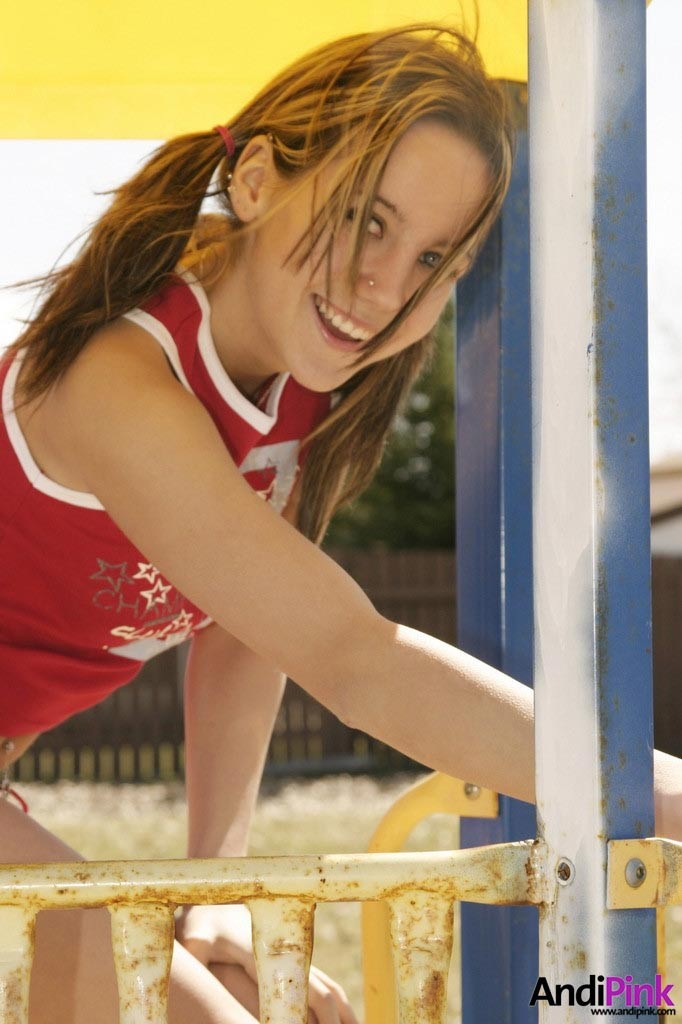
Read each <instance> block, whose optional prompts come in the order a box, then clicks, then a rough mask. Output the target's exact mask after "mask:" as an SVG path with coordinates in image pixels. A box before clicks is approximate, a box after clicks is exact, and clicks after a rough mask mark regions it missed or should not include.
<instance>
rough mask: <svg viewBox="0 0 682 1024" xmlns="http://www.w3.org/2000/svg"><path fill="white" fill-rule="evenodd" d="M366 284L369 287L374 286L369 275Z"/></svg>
mask: <svg viewBox="0 0 682 1024" xmlns="http://www.w3.org/2000/svg"><path fill="white" fill-rule="evenodd" d="M367 284H368V285H369V286H370V288H373V287H374V279H373V278H371V277H368V278H367Z"/></svg>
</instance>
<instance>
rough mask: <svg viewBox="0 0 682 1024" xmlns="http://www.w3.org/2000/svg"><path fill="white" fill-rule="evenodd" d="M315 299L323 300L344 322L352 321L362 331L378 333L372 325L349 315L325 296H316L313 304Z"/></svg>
mask: <svg viewBox="0 0 682 1024" xmlns="http://www.w3.org/2000/svg"><path fill="white" fill-rule="evenodd" d="M315 299H322V301H323V302H324V303H325V304H326V305H327V306H329V307H330V309H333V310H334V312H335V313H338V314H339V316H342V317H343V318H344V320H350V321H351V322H352V323H353V324H354V325H355V326H356V327H359V328H360V330H361V331H369V333H370V334H372V335H374V334H376V333H377V332H376V329H375V328H374V327H373V326H372V325H371V324H368V323H367V322H366V321H365V320H359V319H358V318H357V317H356V316H351V314H350V313H348V312H347V311H346V310H345V309H341V307H340V306H337V305H335V303H333V302H330V301H329V299H326V298H325V297H324V295H314V296H313V302H314V301H315Z"/></svg>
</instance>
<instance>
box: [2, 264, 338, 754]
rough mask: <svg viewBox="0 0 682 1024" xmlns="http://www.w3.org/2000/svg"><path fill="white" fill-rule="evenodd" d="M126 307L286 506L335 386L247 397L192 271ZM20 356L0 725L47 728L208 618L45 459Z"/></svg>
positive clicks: (5, 440) (6, 530) (9, 420)
mask: <svg viewBox="0 0 682 1024" xmlns="http://www.w3.org/2000/svg"><path fill="white" fill-rule="evenodd" d="M127 316H128V319H130V320H132V321H134V322H135V323H137V324H139V325H140V326H142V327H144V328H145V329H146V330H147V331H148V332H149V333H150V334H151V335H152V336H153V337H154V338H155V339H156V340H157V341H158V343H159V344H160V345H161V347H162V348H163V350H164V352H165V354H166V356H167V358H168V361H169V363H170V365H171V367H172V369H173V372H174V373H175V375H176V376H177V378H178V380H179V381H180V382H181V383H182V385H183V386H184V387H185V388H187V390H188V391H191V392H192V393H193V394H194V395H195V396H196V397H197V398H198V400H199V401H200V402H201V403H202V404H203V405H204V406H205V408H206V409H207V410H208V412H209V413H210V415H211V417H212V419H213V422H214V423H215V425H216V427H217V429H218V431H219V432H220V435H221V437H222V439H223V441H224V443H225V447H226V448H227V450H228V452H229V454H230V456H231V457H232V459H233V460H234V462H235V463H236V464H237V466H239V469H240V471H241V473H242V474H243V475H244V478H245V479H246V481H247V482H248V483H249V484H250V485H251V487H253V488H254V490H255V491H256V492H257V493H259V494H260V495H261V496H262V497H263V498H264V499H265V500H267V501H269V502H270V503H271V504H272V505H273V506H274V507H275V509H276V510H277V511H281V510H282V509H283V508H284V506H285V504H286V501H287V499H288V497H289V494H290V492H291V490H292V487H293V484H294V481H295V478H296V474H297V472H298V469H299V464H300V460H301V452H300V447H301V446H300V441H301V439H302V438H304V437H305V436H306V435H307V434H308V433H309V431H310V430H312V428H313V427H314V426H316V425H317V424H318V423H319V422H320V421H321V420H322V419H323V418H324V417H325V416H326V414H327V412H328V410H329V404H330V397H329V395H323V394H317V393H315V392H312V391H309V390H307V389H306V388H303V387H301V385H299V384H298V383H297V382H296V381H295V380H294V379H293V378H292V377H291V376H290V375H289V374H280V375H279V376H277V377H275V378H273V379H272V380H271V381H268V382H267V385H266V387H264V388H263V389H262V393H261V397H260V399H259V400H258V401H257V402H256V403H255V404H254V403H252V402H250V401H249V400H248V399H247V398H245V397H244V396H243V395H242V394H241V392H240V391H238V389H237V388H236V387H235V385H234V384H233V383H232V381H231V380H230V379H229V377H228V376H227V374H226V372H225V370H224V368H223V366H222V364H221V362H220V360H219V358H218V355H217V353H216V350H215V346H214V343H213V339H212V337H211V332H210V309H209V305H208V300H207V298H206V295H205V293H204V291H203V289H202V288H201V286H200V285H199V284H198V283H197V282H196V281H195V280H194V278H193V277H191V275H189V274H183V276H182V277H179V276H177V277H174V278H172V279H171V280H170V281H169V283H168V284H167V285H165V286H164V287H163V288H162V289H161V290H160V291H159V292H158V294H157V295H156V296H155V297H154V298H152V299H151V300H150V301H149V302H147V303H146V304H145V305H144V307H142V308H140V309H135V310H133V311H132V312H131V313H129V314H128V315H127ZM20 359H21V356H17V357H14V358H10V357H9V356H6V357H5V358H4V359H3V360H2V361H1V362H0V389H1V390H2V409H3V417H2V421H0V735H3V736H15V735H20V734H22V733H29V732H41V731H44V730H45V729H49V728H50V727H52V726H54V725H56V724H57V723H58V722H61V721H63V720H64V719H65V718H68V717H69V716H70V715H72V714H74V713H75V712H77V711H81V710H83V709H84V708H87V707H90V706H91V705H92V704H96V703H97V702H98V701H100V700H102V699H103V698H104V697H106V696H107V695H108V694H109V693H110V692H111V691H112V690H114V689H115V688H116V687H119V686H122V685H123V684H125V683H127V682H129V681H130V680H131V679H132V678H133V677H134V676H135V675H136V673H137V671H138V669H139V668H140V666H141V664H142V663H143V662H144V661H146V660H148V659H149V658H151V657H153V656H154V655H155V654H158V653H160V652H161V651H164V650H167V649H168V648H169V647H171V646H174V645H175V644H177V643H180V642H181V641H183V640H185V639H187V637H190V636H192V635H193V633H194V632H195V631H196V630H197V629H200V628H201V627H203V626H205V625H207V624H208V622H210V619H208V618H207V617H206V616H205V615H204V614H203V613H202V611H201V609H199V608H197V607H196V606H195V605H193V604H192V603H191V602H190V601H188V600H187V599H186V598H185V597H184V596H183V595H182V594H181V593H180V592H179V591H178V590H176V588H175V587H174V586H173V585H172V584H171V583H170V582H169V581H168V580H166V579H165V578H164V577H163V576H162V575H161V573H160V572H159V571H158V569H156V568H155V567H154V566H153V565H152V564H151V563H150V562H149V560H148V559H147V558H146V557H145V555H144V553H143V552H141V551H139V550H138V549H137V548H136V547H135V546H134V545H133V544H131V542H130V541H129V540H128V539H127V537H126V536H125V535H124V534H123V533H122V532H121V530H120V529H119V528H118V527H117V526H116V524H115V523H114V522H113V521H112V519H111V518H110V517H109V515H108V514H107V512H106V510H105V509H104V507H103V506H102V505H101V504H100V502H99V501H98V500H97V498H96V497H95V496H94V495H93V494H87V493H84V492H82V491H73V490H70V489H69V488H67V487H63V486H61V485H60V484H58V483H55V482H54V481H53V480H51V479H49V478H48V477H47V476H45V475H44V474H43V473H42V472H41V471H40V469H39V467H38V466H37V465H36V463H35V461H34V459H33V457H32V455H31V452H30V451H29V449H28V446H27V444H26V441H25V439H24V437H23V435H22V432H21V429H20V427H19V423H18V421H17V418H16V415H15V413H14V389H15V385H16V380H17V376H18V373H19V368H20ZM140 397H141V400H142V399H143V395H141V396H140Z"/></svg>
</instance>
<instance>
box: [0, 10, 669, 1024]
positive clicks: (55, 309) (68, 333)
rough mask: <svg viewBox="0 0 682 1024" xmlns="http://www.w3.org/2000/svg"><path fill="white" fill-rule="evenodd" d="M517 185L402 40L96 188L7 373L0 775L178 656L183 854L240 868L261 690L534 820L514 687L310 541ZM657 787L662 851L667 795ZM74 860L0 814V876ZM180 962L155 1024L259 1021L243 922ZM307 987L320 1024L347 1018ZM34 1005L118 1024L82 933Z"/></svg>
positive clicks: (486, 115) (498, 142)
mask: <svg viewBox="0 0 682 1024" xmlns="http://www.w3.org/2000/svg"><path fill="white" fill-rule="evenodd" d="M511 159H512V143H511V133H510V125H509V122H508V117H507V113H506V107H505V104H504V101H503V97H502V94H501V93H500V91H499V90H498V88H497V87H496V86H495V84H494V83H492V82H491V81H490V80H489V79H488V78H487V77H486V75H485V73H484V71H483V69H482V65H481V62H480V59H479V57H478V55H477V52H476V50H475V48H474V47H473V45H472V44H470V43H469V42H467V41H466V40H465V39H463V38H462V37H460V36H459V35H458V34H457V33H455V32H452V31H449V30H447V29H444V28H443V29H429V28H425V27H417V28H413V29H404V30H399V31H395V32H386V33H381V34H373V35H358V36H354V37H352V38H348V39H343V40H340V41H338V42H335V43H332V44H330V45H327V46H324V47H322V48H321V49H319V50H318V51H316V52H315V53H313V54H311V55H309V56H307V57H305V58H303V59H302V60H300V61H299V62H298V63H297V64H295V65H294V66H293V67H291V68H289V69H288V70H287V71H285V72H283V73H282V74H281V75H279V76H278V77H277V78H276V79H275V80H274V81H273V82H272V83H271V84H270V85H269V86H268V87H267V88H266V89H264V90H263V92H261V93H260V94H259V95H258V96H257V97H256V98H255V99H254V100H253V102H252V103H250V104H249V105H248V106H247V107H246V108H245V109H244V110H242V111H241V112H240V113H239V114H238V115H237V116H236V117H234V118H233V119H232V120H231V121H230V123H229V126H227V127H224V126H220V127H218V128H216V129H214V130H210V129H209V130H206V131H201V132H198V133H197V134H194V135H187V136H183V137H180V138H177V139H173V140H171V141H170V142H169V143H167V144H166V145H164V146H162V147H161V148H160V149H159V150H158V151H157V152H156V153H155V154H154V155H153V157H152V158H151V159H150V160H149V162H148V163H147V164H146V166H144V167H143V169H142V170H141V171H140V172H139V173H138V174H137V175H136V176H135V177H133V178H132V179H131V180H130V181H129V182H127V183H126V184H125V185H123V186H122V187H121V188H120V189H119V190H118V191H117V193H116V196H115V199H114V201H113V203H112V205H111V207H110V209H109V210H108V211H107V212H106V213H105V214H104V216H103V217H102V218H101V219H100V221H99V222H98V223H97V224H96V225H95V227H94V228H93V230H92V232H91V234H90V236H89V238H88V239H87V241H86V243H85V245H84V247H83V249H82V251H81V252H80V254H79V255H78V256H77V258H76V259H75V260H74V261H73V262H72V263H71V264H69V265H68V266H66V267H64V268H63V269H61V270H58V271H56V272H55V273H53V274H52V275H51V276H50V277H49V278H48V279H47V282H46V298H45V300H44V302H43V305H42V307H41V308H40V310H39V312H38V313H37V315H36V317H35V319H34V321H33V322H32V324H31V325H30V326H29V328H28V330H27V331H26V332H25V333H24V334H23V335H22V337H21V338H20V339H19V340H18V341H17V342H16V344H15V345H14V346H13V347H12V349H11V350H10V351H9V352H8V354H7V356H6V358H5V359H4V360H3V362H2V366H1V374H0V384H1V385H2V389H3V411H4V419H3V423H2V428H1V430H2V433H1V436H0V460H1V464H0V473H1V475H2V479H3V488H4V493H3V501H2V510H1V512H0V515H1V517H2V533H1V536H2V541H1V543H2V566H3V580H4V582H5V585H4V587H3V588H2V596H1V597H0V600H1V601H2V609H1V610H0V623H1V624H2V626H1V628H2V634H3V635H2V641H1V648H0V649H1V652H2V667H3V672H2V677H3V680H4V687H3V688H2V689H1V690H0V735H2V737H3V738H4V746H3V760H2V764H3V765H5V766H6V765H9V764H10V763H11V761H12V760H14V759H16V758H17V757H18V756H19V755H20V754H21V752H22V751H23V750H25V749H26V747H27V746H28V745H29V744H30V743H31V741H32V740H33V739H34V738H35V736H36V734H38V733H39V732H41V731H42V730H44V729H49V728H50V727H52V726H53V725H55V724H56V723H57V722H59V721H61V720H63V719H64V718H66V717H68V716H69V715H71V714H73V713H74V712H76V711H78V710H80V709H82V708H84V707H87V706H88V705H91V704H93V703H95V702H97V701H99V700H101V699H102V698H103V697H104V696H105V695H106V694H107V693H109V692H110V691H111V690H112V689H113V688H115V687H117V686H120V685H122V684H124V683H126V682H127V681H129V680H130V679H131V678H132V677H133V676H134V675H135V673H136V672H137V670H138V668H139V666H140V664H141V662H142V661H144V660H145V659H147V658H149V657H151V656H152V655H154V654H155V653H157V652H158V651H161V650H164V649H166V648H167V647H168V646H169V645H171V644H173V643H177V642H179V641H180V640H184V639H185V638H187V637H192V647H191V655H190V659H189V664H188V670H187V681H186V707H187V724H186V749H187V788H188V802H189V848H188V855H189V856H191V857H214V856H219V855H226V856H230V855H238V854H242V853H244V852H245V849H246V843H247V834H248V827H249V820H250V817H251V813H252V809H253V804H254V801H255V797H256V792H257V788H258V782H259V778H260V773H261V769H262V765H263V760H264V756H265V751H266V748H267V744H268V739H269V735H270V730H271V728H272V724H273V720H274V717H275V714H276V711H277V706H278V703H279V700H280V697H281V692H282V685H283V677H284V674H287V675H289V676H292V677H293V678H294V679H296V680H297V681H298V682H299V683H300V684H302V685H303V686H305V687H306V688H307V689H308V690H309V691H310V692H311V693H312V694H314V696H316V697H317V698H318V699H319V700H320V701H322V702H323V703H324V704H326V705H327V706H328V707H329V708H331V709H332V711H334V713H335V714H337V715H338V716H339V717H340V718H341V719H342V720H343V721H345V722H347V723H352V724H353V725H357V726H361V727H362V728H363V729H365V730H367V731H368V732H371V733H373V734H374V735H376V736H378V737H380V738H381V739H383V740H385V741H386V742H388V743H390V744H392V745H393V746H395V747H398V748H399V749H401V750H403V751H405V752H406V753H408V754H410V755H411V756H412V757H414V758H415V759H417V760H419V761H421V762H424V763H427V764H429V765H432V766H433V767H434V768H437V769H440V770H442V771H445V772H448V773H450V774H453V775H456V776H460V777H464V778H473V779H475V780H476V781H477V782H479V783H481V784H483V785H486V786H490V787H492V788H493V789H497V790H501V791H503V792H505V793H510V794H512V795H514V796H517V797H520V798H522V799H526V800H532V798H533V736H532V694H531V691H530V690H528V689H527V688H526V687H524V686H521V685H520V684H518V683H515V682H514V681H512V680H510V679H508V678H507V677H505V676H504V675H502V674H501V673H499V672H497V671H495V670H493V669H491V668H489V667H488V666H486V665H484V664H482V663H481V662H479V661H477V660H476V659H474V658H471V657H468V656H467V655H465V654H463V653H462V652H461V651H458V650H456V649H454V648H451V647H448V646H447V645H445V644H443V643H440V642H438V641H436V640H433V639H432V638H430V637H428V636H425V635H423V634H421V633H418V632H416V631H415V630H411V629H408V628H405V627H403V626H399V625H396V624H394V623H392V622H388V621H387V620H385V619H383V618H382V617H381V616H380V615H378V614H377V612H376V611H375V610H374V608H373V607H372V605H371V604H370V602H369V601H368V600H367V598H366V597H365V596H364V595H363V594H362V593H361V591H360V590H359V589H358V587H357V586H356V585H355V584H354V582H353V581H352V580H351V579H350V578H349V577H348V576H346V575H345V574H344V573H343V571H342V570H341V569H340V568H339V567H338V566H337V565H335V564H334V563H333V562H332V561H331V560H330V559H328V558H327V557H326V556H325V555H324V554H323V553H322V552H321V551H320V550H319V549H318V548H317V547H316V544H317V542H319V540H320V539H321V537H322V536H323V534H324V531H325V527H326V525H327V523H328V521H329V519H330V517H331V515H332V514H333V512H334V510H335V509H336V508H338V507H339V505H341V504H342V503H343V502H345V501H347V500H349V499H350V498H352V497H353V496H354V495H356V494H357V493H358V492H359V491H360V490H361V489H362V488H363V487H364V486H365V485H366V484H367V482H368V481H369V479H370V478H371V476H372V473H373V471H374V469H375V467H376V465H377V462H378V460H379V458H380V454H381V450H382V447H383V444H384V441H385V437H386V433H387V430H388V428H389V426H390V423H391V420H392V418H393V416H394V413H395V411H396V409H397V407H398V406H399V404H400V402H401V400H402V399H403V398H404V397H405V395H406V394H407V392H408V390H409V388H410V386H411V384H412V382H413V381H414V380H415V377H416V376H417V374H418V373H419V370H420V368H421V367H422V365H423V364H424V361H425V359H426V358H427V357H428V352H429V347H430V344H431V341H430V335H431V331H432V328H433V327H434V325H435V323H436V321H437V319H438V316H439V314H440V312H441V310H442V309H443V307H444V305H445V303H446V301H447V299H448V297H449V296H450V294H451V291H452V286H453V283H454V281H456V280H457V278H458V277H460V276H461V275H462V274H463V273H465V272H466V270H467V269H468V268H469V266H470V265H471V262H472V260H473V259H474V257H475V255H476V252H477V251H478V250H479V248H480V247H481V244H482V242H483V240H484V238H485V236H486V234H487V232H488V230H489V228H490V226H491V225H492V223H493V221H494V219H495V217H496V215H497V213H498V211H499V208H500V205H501V202H502V199H503V197H504V193H505V190H506V187H507V184H508V181H509V175H510V166H511ZM207 193H213V194H216V195H217V196H218V197H219V199H220V202H221V203H222V208H223V213H222V215H215V214H214V215H212V216H209V217H207V216H202V214H201V207H202V203H203V201H204V199H205V197H206V195H207ZM657 771H658V798H657V812H658V815H659V817H658V825H659V830H664V829H665V828H666V827H667V828H668V831H670V828H671V822H672V823H673V829H674V828H676V827H677V826H676V825H675V821H674V819H673V818H671V817H670V815H671V813H672V812H670V810H669V807H670V806H671V804H672V802H673V796H674V793H675V787H676V786H677V791H678V792H679V791H680V789H682V787H681V786H680V785H679V779H680V778H681V777H682V776H681V775H680V772H679V766H678V763H677V762H675V761H674V760H673V759H665V760H664V759H663V758H661V759H660V760H659V762H658V766H657ZM665 771H667V773H668V776H667V777H668V781H667V783H666V782H665V780H664V774H665ZM76 856H77V855H76V854H75V853H74V852H73V851H71V850H68V849H67V848H65V847H64V846H63V845H62V844H61V843H60V842H59V841H58V840H57V839H56V838H54V837H53V836H50V835H49V834H47V833H46V832H45V831H44V830H43V829H41V828H40V826H38V825H37V824H36V823H35V822H34V821H32V820H31V818H30V817H28V816H27V815H24V814H23V813H22V812H21V811H20V810H19V808H18V807H16V806H14V805H13V804H12V803H11V802H10V801H7V800H6V801H2V802H0V859H1V860H3V861H5V862H17V861H26V862H31V861H54V860H60V859H67V860H70V859H74V858H75V857H76ZM179 937H180V939H181V942H182V943H183V944H184V947H185V948H183V947H182V946H178V948H177V952H176V956H175V958H174V965H173V972H172V983H171V1020H172V1021H173V1022H179V1021H182V1020H192V1021H194V1022H196V1024H217V1022H219V1021H220V1022H230V1024H246V1022H248V1021H251V1022H253V1019H254V1018H253V1015H254V1014H256V1013H257V1009H256V994H255V986H254V983H253V977H254V967H253V958H252V955H251V950H250V945H249V939H248V933H247V930H246V929H245V926H244V919H243V916H242V914H241V912H240V911H239V910H235V909H234V908H204V907H197V908H192V909H190V910H188V911H187V912H186V913H185V914H184V917H183V919H182V921H181V922H180V926H179ZM311 977H312V981H311V1008H312V1010H313V1011H314V1014H315V1016H316V1018H317V1020H318V1021H319V1022H321V1024H352V1022H353V1021H355V1017H354V1015H353V1012H352V1010H351V1009H350V1007H349V1006H348V1004H347V1001H346V999H345V996H344V995H343V993H342V992H341V990H340V989H339V988H338V986H337V985H336V984H335V983H334V982H333V981H332V980H331V979H329V978H326V977H325V976H324V975H322V974H321V973H320V972H318V971H315V970H313V972H312V976H311ZM56 979H59V985H56V984H55V981H56ZM230 993H234V995H232V994H230ZM234 996H236V997H237V998H234ZM31 998H32V1003H31V1022H32V1024H43V1022H45V1024H47V1022H48V1021H49V1022H50V1024H61V1022H66V1021H69V1022H80V1021H91V1020H97V1021H98V1022H102V1024H107V1022H109V1021H114V1020H115V1019H117V1018H116V998H115V982H114V979H113V968H112V965H111V956H110V950H109V939H108V920H107V915H106V912H99V911H98V912H90V913H89V914H85V913H80V912H70V913H64V912H50V913H48V914H45V915H41V919H40V924H39V927H38V939H37V953H36V960H35V965H34V971H33V982H32V993H31ZM244 1007H246V1008H247V1009H245V1008H244Z"/></svg>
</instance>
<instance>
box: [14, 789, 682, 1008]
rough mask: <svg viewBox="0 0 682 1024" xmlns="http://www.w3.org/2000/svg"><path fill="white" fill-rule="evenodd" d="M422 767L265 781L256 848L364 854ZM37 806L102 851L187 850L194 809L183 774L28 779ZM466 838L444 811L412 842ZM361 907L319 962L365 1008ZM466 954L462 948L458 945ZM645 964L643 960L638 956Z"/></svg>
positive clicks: (57, 825)
mask: <svg viewBox="0 0 682 1024" xmlns="http://www.w3.org/2000/svg"><path fill="white" fill-rule="evenodd" d="M414 781H415V777H414V776H392V777H391V778H390V779H384V780H382V779H373V778H367V777H364V776H360V777H349V776H336V777H330V778H324V779H316V780H305V781H285V782H272V781H268V782H266V783H265V785H264V789H263V793H262V795H261V799H260V801H259V806H258V811H257V814H256V819H255V822H254V827H253V831H252V837H251V850H250V852H251V853H252V854H253V855H255V856H257V855H260V854H306V853H361V852H364V851H365V850H366V849H367V844H368V842H369V839H370V836H371V834H372V832H373V830H374V828H375V827H376V824H377V823H378V821H379V820H380V818H381V816H382V815H383V814H384V813H385V811H386V810H387V809H388V807H389V806H390V805H391V803H392V802H393V800H395V798H396V797H397V796H398V795H399V794H400V793H402V792H404V790H405V789H406V788H407V786H409V785H411V784H412V782H414ZM21 791H22V794H23V795H25V796H26V798H27V799H28V802H29V805H30V807H31V813H32V814H33V815H34V817H36V818H37V820H38V821H40V823H41V824H42V825H44V826H45V827H46V828H48V829H50V830H51V831H53V832H55V833H56V834H57V835H58V836H59V837H60V838H61V839H63V840H64V841H65V842H67V843H69V844H70V845H71V846H73V847H74V848H75V849H77V850H78V851H79V852H80V853H81V854H83V855H84V856H86V857H88V858H89V859H92V860H104V859H106V860H110V859H135V858H144V859H147V858H150V859H156V858H166V857H182V856H184V853H185V836H186V817H185V805H184V797H183V790H182V786H181V785H180V784H178V783H169V784H150V785H144V786H134V785H129V784H125V785H118V786H116V785H104V784H97V783H70V782H61V783H56V784H54V785H50V786H45V785H42V786H41V785H38V784H29V785H26V784H24V785H22V786H21ZM457 844H458V830H457V822H456V820H455V819H454V818H451V817H447V816H444V815H437V816H435V817H433V818H430V819H428V820H427V821H425V822H423V823H422V824H421V825H419V826H418V827H417V829H415V831H414V832H413V834H412V836H411V837H410V841H409V843H408V846H407V849H413V850H419V849H422V850H424V849H432V850H437V849H451V848H453V847H456V846H457ZM359 922H360V908H359V906H358V905H357V904H353V903H336V904H322V905H320V907H319V908H318V910H317V912H316V916H315V950H314V960H315V963H316V964H317V965H318V966H319V967H320V968H321V969H322V970H324V971H326V972H327V973H328V974H330V975H332V977H334V978H336V979H337V980H338V981H339V982H340V983H341V984H342V985H343V986H344V988H345V989H346V992H347V993H348V995H349V998H350V999H351V1001H352V1003H353V1005H354V1006H355V1007H356V1010H358V1009H361V1007H362V980H361V954H360V941H359V934H360V928H359ZM666 931H667V968H666V971H665V974H664V976H665V980H666V982H671V983H673V984H675V985H676V988H675V989H674V990H673V996H674V995H675V994H676V993H679V992H681V991H682V973H681V971H682V907H677V908H673V909H672V910H670V911H668V914H667V925H666ZM455 960H456V961H457V964H458V962H459V949H458V948H457V949H456V951H455ZM633 966H635V965H633ZM458 975H459V969H458V966H456V967H455V968H454V969H453V970H452V971H451V978H450V987H449V1009H448V1018H447V1021H448V1024H456V1022H458V1021H459V1020H460V1013H459V998H458V992H457V989H458V984H457V982H458Z"/></svg>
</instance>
